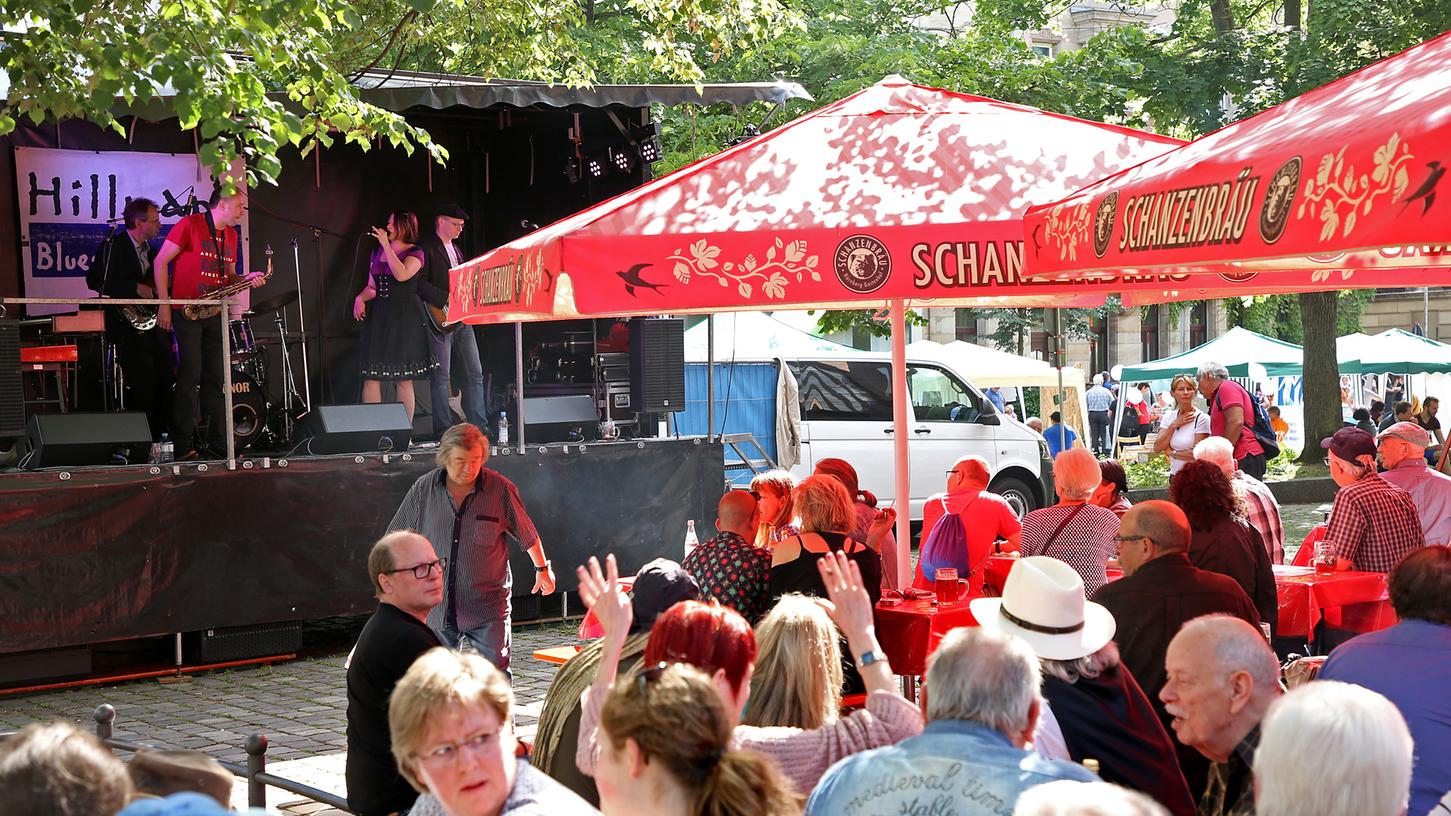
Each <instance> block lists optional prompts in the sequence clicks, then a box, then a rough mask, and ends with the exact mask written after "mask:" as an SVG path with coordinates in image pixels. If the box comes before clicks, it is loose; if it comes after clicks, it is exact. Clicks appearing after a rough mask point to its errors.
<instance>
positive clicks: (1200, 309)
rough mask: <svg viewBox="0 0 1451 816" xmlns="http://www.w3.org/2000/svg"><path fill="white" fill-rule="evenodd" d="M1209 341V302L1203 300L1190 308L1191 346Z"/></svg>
mask: <svg viewBox="0 0 1451 816" xmlns="http://www.w3.org/2000/svg"><path fill="white" fill-rule="evenodd" d="M1208 341H1209V304H1208V303H1205V302H1203V301H1200V302H1199V303H1196V304H1194V305H1193V307H1191V308H1190V309H1189V347H1190V348H1194V347H1195V346H1202V345H1204V344H1205V343H1206V342H1208Z"/></svg>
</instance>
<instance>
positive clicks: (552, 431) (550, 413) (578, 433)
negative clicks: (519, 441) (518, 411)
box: [524, 394, 600, 445]
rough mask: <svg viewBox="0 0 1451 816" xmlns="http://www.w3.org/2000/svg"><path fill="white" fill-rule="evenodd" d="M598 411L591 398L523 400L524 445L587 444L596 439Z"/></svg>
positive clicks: (531, 398) (571, 397)
mask: <svg viewBox="0 0 1451 816" xmlns="http://www.w3.org/2000/svg"><path fill="white" fill-rule="evenodd" d="M599 422H600V416H599V410H598V409H597V408H596V407H595V400H594V397H591V396H590V395H588V394H577V395H574V396H567V397H525V398H524V441H525V442H526V443H527V444H530V445H532V444H534V443H536V442H588V441H590V440H593V439H595V438H597V437H598V436H599Z"/></svg>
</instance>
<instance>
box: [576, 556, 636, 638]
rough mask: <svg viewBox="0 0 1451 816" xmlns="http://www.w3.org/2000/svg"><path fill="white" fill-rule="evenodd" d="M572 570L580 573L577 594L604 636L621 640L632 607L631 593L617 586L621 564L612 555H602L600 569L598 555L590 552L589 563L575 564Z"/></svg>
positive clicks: (624, 633) (629, 618) (631, 612)
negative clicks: (596, 556) (591, 612)
mask: <svg viewBox="0 0 1451 816" xmlns="http://www.w3.org/2000/svg"><path fill="white" fill-rule="evenodd" d="M575 574H576V575H578V577H579V598H580V600H582V601H584V603H585V606H588V607H589V608H590V609H591V610H592V611H593V612H594V613H595V617H596V618H598V619H599V622H600V628H601V629H604V630H605V637H606V638H615V639H619V640H623V639H624V638H625V636H626V635H627V634H629V632H630V623H631V622H632V621H633V620H634V611H633V610H632V609H631V607H630V596H629V595H627V594H626V593H625V589H624V587H622V586H620V568H619V566H618V565H617V564H616V563H615V556H614V555H613V554H611V555H607V556H605V567H604V569H603V570H601V569H600V562H599V559H598V558H595V557H594V556H590V558H589V563H588V564H586V565H585V566H583V567H576V568H575Z"/></svg>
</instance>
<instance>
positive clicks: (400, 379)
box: [353, 210, 438, 422]
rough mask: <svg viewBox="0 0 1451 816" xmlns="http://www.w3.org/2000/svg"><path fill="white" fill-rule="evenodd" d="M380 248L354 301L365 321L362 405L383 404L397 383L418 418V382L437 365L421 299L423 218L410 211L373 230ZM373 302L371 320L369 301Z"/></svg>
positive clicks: (410, 415)
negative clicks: (389, 385)
mask: <svg viewBox="0 0 1451 816" xmlns="http://www.w3.org/2000/svg"><path fill="white" fill-rule="evenodd" d="M373 237H374V238H377V239H378V248H377V249H375V250H373V255H372V258H371V260H370V262H369V265H368V282H367V285H365V286H364V287H363V291H361V292H359V293H358V296H357V297H356V298H353V318H354V319H356V320H363V319H364V318H365V317H367V318H368V319H367V320H366V321H364V323H363V342H362V355H361V356H362V376H363V402H381V401H382V381H383V380H388V381H390V382H393V383H395V384H396V386H397V389H398V401H399V402H401V403H403V407H404V408H406V409H407V411H408V420H409V421H410V422H411V421H412V420H413V408H414V399H413V381H414V380H415V379H417V378H420V377H427V376H428V372H430V371H432V370H433V369H434V367H435V366H437V365H438V361H437V360H435V359H434V358H433V351H432V346H431V345H430V344H429V339H428V326H427V324H426V323H425V322H424V320H425V317H424V313H423V305H422V302H421V301H420V300H419V299H418V295H417V287H418V280H417V275H418V270H419V269H421V268H422V267H423V262H424V256H423V250H422V249H419V248H418V247H417V246H415V245H414V243H415V242H416V241H417V240H418V218H417V216H415V215H414V214H413V213H411V212H408V211H407V210H397V211H395V212H394V213H393V214H392V215H389V216H388V226H387V228H386V229H385V228H383V227H373ZM369 301H372V303H373V306H372V310H371V311H372V315H371V316H369V315H368V314H367V312H368V302H369Z"/></svg>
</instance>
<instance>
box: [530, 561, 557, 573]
mask: <svg viewBox="0 0 1451 816" xmlns="http://www.w3.org/2000/svg"><path fill="white" fill-rule="evenodd" d="M551 566H553V565H552V564H551V563H550V562H549V559H547V558H546V559H544V563H543V564H542V565H540V566H537V567H535V568H534V571H535V572H537V573H540V574H543V573H546V572H548V571H549V568H550V567H551Z"/></svg>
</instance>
